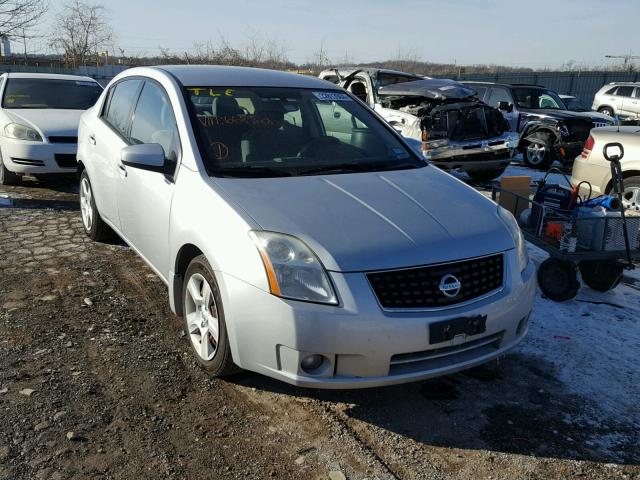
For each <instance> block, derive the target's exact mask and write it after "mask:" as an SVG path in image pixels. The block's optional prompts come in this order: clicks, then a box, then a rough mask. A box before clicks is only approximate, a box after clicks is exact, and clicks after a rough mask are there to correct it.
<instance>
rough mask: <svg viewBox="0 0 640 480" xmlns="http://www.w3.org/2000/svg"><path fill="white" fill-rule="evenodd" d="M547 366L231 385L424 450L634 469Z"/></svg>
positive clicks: (612, 436)
mask: <svg viewBox="0 0 640 480" xmlns="http://www.w3.org/2000/svg"><path fill="white" fill-rule="evenodd" d="M554 370H555V369H554V367H553V365H551V364H549V363H548V362H546V361H545V360H544V359H542V358H540V357H533V356H526V355H523V354H511V355H508V356H507V357H505V358H503V359H502V360H501V361H500V363H497V362H494V363H491V364H488V365H484V366H481V367H477V368H474V369H471V370H467V371H465V372H462V373H459V374H456V375H452V376H448V377H443V378H438V379H433V380H429V381H424V382H419V383H413V384H406V385H399V386H392V387H385V388H375V389H366V390H351V391H334V390H305V389H300V388H295V387H291V386H288V385H286V384H283V383H281V382H278V381H275V380H271V379H268V378H266V377H262V376H259V375H254V374H249V373H246V374H242V375H241V376H239V377H236V378H235V379H234V380H233V381H235V382H236V383H237V384H240V385H244V386H248V387H253V388H257V389H263V390H268V391H272V392H277V393H280V394H284V395H288V396H294V397H310V398H314V399H317V400H321V401H324V402H327V403H328V404H330V406H331V408H333V409H334V410H341V411H342V412H343V413H344V415H346V416H347V418H348V419H350V420H354V421H356V422H364V423H365V424H368V425H370V426H373V427H378V428H380V429H383V430H388V431H391V432H394V433H396V434H399V435H402V436H404V437H407V438H411V439H413V440H415V441H417V442H420V443H422V444H425V445H432V446H440V447H447V448H458V449H475V450H480V449H483V450H492V451H496V452H502V453H511V454H520V455H529V456H536V457H538V456H541V457H552V458H558V459H568V460H588V461H594V462H617V463H623V464H634V465H635V464H637V463H640V452H639V451H638V449H637V445H638V441H639V440H640V438H639V434H638V432H637V431H636V430H635V428H634V427H633V425H632V424H633V422H632V421H630V422H629V424H628V425H626V424H620V423H617V422H615V421H612V420H606V419H603V418H600V416H599V413H598V409H597V405H593V404H590V403H589V401H587V400H585V399H583V398H580V397H578V396H576V395H572V394H571V393H569V392H567V391H566V390H565V389H564V387H563V385H562V383H561V382H559V381H558V380H556V378H555V376H554Z"/></svg>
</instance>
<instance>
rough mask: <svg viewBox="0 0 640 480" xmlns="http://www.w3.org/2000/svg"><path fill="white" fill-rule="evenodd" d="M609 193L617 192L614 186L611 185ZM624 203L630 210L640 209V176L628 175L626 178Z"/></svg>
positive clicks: (623, 195)
mask: <svg viewBox="0 0 640 480" xmlns="http://www.w3.org/2000/svg"><path fill="white" fill-rule="evenodd" d="M607 194H608V195H614V194H615V192H614V189H613V186H611V187H609V190H608V191H607ZM622 204H623V205H624V207H625V208H627V209H629V210H635V211H640V177H627V178H625V179H624V193H623V194H622Z"/></svg>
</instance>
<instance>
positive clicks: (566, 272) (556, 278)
mask: <svg viewBox="0 0 640 480" xmlns="http://www.w3.org/2000/svg"><path fill="white" fill-rule="evenodd" d="M538 285H539V286H540V290H542V293H544V295H545V296H546V297H547V298H549V299H551V300H553V301H555V302H564V301H566V300H571V299H572V298H574V297H575V296H576V295H577V294H578V290H579V289H580V283H579V282H578V275H577V273H576V267H575V265H574V264H573V262H567V261H562V260H556V259H554V258H547V259H546V260H545V261H544V262H542V264H540V268H538Z"/></svg>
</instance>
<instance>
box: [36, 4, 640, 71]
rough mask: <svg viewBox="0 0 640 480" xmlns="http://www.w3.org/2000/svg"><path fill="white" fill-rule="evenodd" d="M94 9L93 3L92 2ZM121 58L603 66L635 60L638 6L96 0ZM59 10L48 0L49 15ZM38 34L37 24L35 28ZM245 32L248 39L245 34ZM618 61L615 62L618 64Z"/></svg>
mask: <svg viewBox="0 0 640 480" xmlns="http://www.w3.org/2000/svg"><path fill="white" fill-rule="evenodd" d="M98 3H100V0H98ZM101 3H102V4H104V5H105V6H107V7H108V9H109V13H110V17H111V23H112V25H113V27H114V29H115V31H116V34H117V40H116V46H121V47H122V48H123V49H124V50H125V52H126V53H127V54H129V55H132V54H155V53H158V51H159V49H158V47H159V46H162V47H165V48H168V49H170V50H171V51H172V52H175V53H180V54H182V53H183V52H184V51H185V50H187V51H188V50H189V49H190V48H192V47H193V45H194V43H196V42H206V41H208V40H210V41H212V42H214V44H215V42H216V41H217V40H218V39H219V38H220V37H221V36H224V37H225V38H227V39H228V40H229V41H230V43H232V44H234V46H235V45H237V46H241V45H242V44H243V42H245V40H246V38H247V36H248V35H257V36H258V37H262V38H275V39H277V40H278V41H279V42H281V43H282V44H284V45H285V46H286V50H287V54H288V57H289V58H290V59H291V60H293V61H294V62H298V63H302V62H305V61H307V60H311V59H312V57H313V54H314V52H317V51H318V50H319V49H320V47H321V45H323V46H324V50H325V52H326V53H327V55H328V57H329V59H331V60H332V61H336V62H337V61H342V60H343V59H344V58H345V57H347V58H348V59H349V60H350V61H354V62H357V61H370V60H384V59H388V58H394V57H397V56H398V53H399V52H401V53H402V54H404V55H417V56H418V57H419V58H420V59H421V60H429V61H434V62H446V63H449V62H451V63H453V62H454V61H455V62H457V63H458V64H477V63H489V64H501V65H514V66H532V67H544V66H549V67H554V66H559V65H561V64H563V63H565V62H568V61H571V60H573V61H575V62H577V63H584V64H587V65H604V64H605V63H609V64H610V63H611V61H610V60H605V58H604V56H605V55H607V54H616V55H621V54H628V53H629V52H630V51H632V50H634V47H636V49H637V51H634V53H638V54H640V28H638V25H640V0H609V1H603V0H597V1H596V0H535V1H534V0H530V1H525V0H342V1H338V0H311V1H309V0H230V1H226V2H222V1H219V0H198V1H193V0H180V1H176V0H102V2H101ZM61 4H62V0H52V1H51V10H52V12H51V13H50V17H52V15H53V12H55V10H56V9H57V8H58V7H59V6H60V5H61ZM43 29H46V27H43ZM252 32H253V33H252ZM619 62H620V61H619Z"/></svg>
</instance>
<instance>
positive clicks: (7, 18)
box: [0, 0, 48, 38]
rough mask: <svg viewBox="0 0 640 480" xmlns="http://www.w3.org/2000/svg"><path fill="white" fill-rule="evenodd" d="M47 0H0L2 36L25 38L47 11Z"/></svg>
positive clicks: (0, 28) (0, 34)
mask: <svg viewBox="0 0 640 480" xmlns="http://www.w3.org/2000/svg"><path fill="white" fill-rule="evenodd" d="M47 8H48V4H47V3H46V0H0V36H4V37H8V38H15V37H18V36H23V33H24V31H25V30H26V29H28V28H30V27H33V26H34V25H35V24H37V23H38V21H39V20H40V19H41V18H42V15H44V14H45V12H46V11H47Z"/></svg>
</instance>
